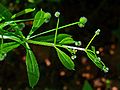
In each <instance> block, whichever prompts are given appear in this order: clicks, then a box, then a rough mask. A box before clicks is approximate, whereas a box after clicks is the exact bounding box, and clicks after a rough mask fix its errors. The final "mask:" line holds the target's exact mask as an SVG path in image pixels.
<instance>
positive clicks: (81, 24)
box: [78, 17, 87, 28]
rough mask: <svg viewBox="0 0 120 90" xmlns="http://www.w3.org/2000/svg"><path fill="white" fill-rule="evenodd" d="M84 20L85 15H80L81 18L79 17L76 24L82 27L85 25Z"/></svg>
mask: <svg viewBox="0 0 120 90" xmlns="http://www.w3.org/2000/svg"><path fill="white" fill-rule="evenodd" d="M86 22H87V18H86V17H81V18H80V19H79V24H78V26H79V27H81V28H82V27H84V26H85V24H86Z"/></svg>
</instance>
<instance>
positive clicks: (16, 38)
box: [0, 32, 21, 42]
mask: <svg viewBox="0 0 120 90" xmlns="http://www.w3.org/2000/svg"><path fill="white" fill-rule="evenodd" d="M1 38H3V39H11V40H14V41H17V42H21V40H20V39H19V38H18V37H17V36H15V35H14V34H12V33H11V32H9V33H4V34H3V35H2V34H0V39H1Z"/></svg>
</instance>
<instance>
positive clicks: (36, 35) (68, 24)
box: [29, 22, 79, 39]
mask: <svg viewBox="0 0 120 90" xmlns="http://www.w3.org/2000/svg"><path fill="white" fill-rule="evenodd" d="M78 23H79V22H74V23H71V24H67V25H64V26H61V27H59V28H58V29H63V28H66V27H69V26H73V25H76V24H78ZM55 30H56V28H54V29H51V30H48V31H45V32H42V33H39V34H36V35H34V36H31V37H30V38H29V39H32V38H35V37H37V36H40V35H43V34H46V33H49V32H52V31H55Z"/></svg>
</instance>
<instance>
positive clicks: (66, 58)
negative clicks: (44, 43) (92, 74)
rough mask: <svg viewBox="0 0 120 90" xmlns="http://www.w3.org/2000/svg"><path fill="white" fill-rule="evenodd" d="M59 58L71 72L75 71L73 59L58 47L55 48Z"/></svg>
mask: <svg viewBox="0 0 120 90" xmlns="http://www.w3.org/2000/svg"><path fill="white" fill-rule="evenodd" d="M55 49H56V51H57V54H58V57H59V59H60V61H61V63H62V64H63V65H64V66H65V67H66V68H67V69H69V70H74V67H75V65H74V62H73V61H72V60H71V58H70V57H69V56H68V55H67V54H66V53H64V52H63V51H61V50H60V49H58V48H57V47H55Z"/></svg>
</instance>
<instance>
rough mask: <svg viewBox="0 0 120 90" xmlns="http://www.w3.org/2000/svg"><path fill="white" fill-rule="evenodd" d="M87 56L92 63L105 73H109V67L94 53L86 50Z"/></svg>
mask: <svg viewBox="0 0 120 90" xmlns="http://www.w3.org/2000/svg"><path fill="white" fill-rule="evenodd" d="M86 53H87V56H88V57H89V58H90V59H91V60H92V62H93V63H94V64H95V65H96V66H97V67H98V68H100V69H101V70H103V71H104V72H108V70H109V69H108V67H106V66H105V64H104V63H103V62H102V61H101V59H100V57H97V55H96V54H95V52H94V51H92V50H86Z"/></svg>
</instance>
